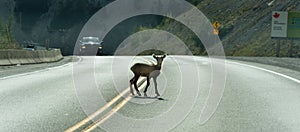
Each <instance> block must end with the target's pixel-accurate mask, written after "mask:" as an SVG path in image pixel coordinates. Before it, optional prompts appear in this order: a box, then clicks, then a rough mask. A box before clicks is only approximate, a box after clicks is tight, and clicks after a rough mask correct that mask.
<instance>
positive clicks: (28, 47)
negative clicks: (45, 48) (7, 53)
mask: <svg viewBox="0 0 300 132" xmlns="http://www.w3.org/2000/svg"><path fill="white" fill-rule="evenodd" d="M23 49H24V50H29V51H34V50H36V47H35V45H33V44H28V45H27V46H26V47H25V48H23Z"/></svg>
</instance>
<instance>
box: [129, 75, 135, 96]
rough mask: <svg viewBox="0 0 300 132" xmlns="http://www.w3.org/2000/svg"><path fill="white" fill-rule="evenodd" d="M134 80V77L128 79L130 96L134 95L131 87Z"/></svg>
mask: <svg viewBox="0 0 300 132" xmlns="http://www.w3.org/2000/svg"><path fill="white" fill-rule="evenodd" d="M134 79H135V76H134V77H133V78H131V79H130V93H131V95H134V92H133V87H132V85H133V81H134Z"/></svg>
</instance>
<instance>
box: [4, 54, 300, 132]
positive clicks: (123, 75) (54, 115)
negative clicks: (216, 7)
mask: <svg viewBox="0 0 300 132" xmlns="http://www.w3.org/2000/svg"><path fill="white" fill-rule="evenodd" d="M80 58H81V59H80V60H79V61H78V62H74V63H70V64H67V65H63V66H60V67H57V68H48V69H46V70H40V71H36V72H30V73H27V74H19V75H18V74H16V75H13V76H9V77H2V78H0V113H1V118H0V131H3V132H4V131H6V132H8V131H37V132H39V131H65V130H70V128H72V127H73V128H75V129H74V130H75V131H81V130H84V129H86V128H88V127H89V126H93V125H95V122H97V121H99V120H100V123H99V124H96V125H100V126H101V128H100V127H95V128H93V129H92V130H93V131H140V130H144V131H159V130H169V131H175V132H181V131H189V132H194V131H205V132H207V131H210V132H216V131H218V132H220V131H222V132H247V131H249V132H261V131H272V132H273V131H280V132H281V131H285V132H298V131H300V112H299V110H300V101H299V100H300V81H299V79H300V76H299V75H300V74H299V72H296V71H295V72H293V73H291V75H286V72H285V71H286V70H287V69H283V68H275V69H276V70H274V66H267V65H264V66H261V65H256V66H255V64H253V63H251V65H254V66H255V67H253V66H251V65H250V66H249V64H247V65H245V64H242V63H243V62H238V63H236V62H232V61H227V62H226V76H225V77H226V78H225V79H226V84H225V87H224V93H223V94H222V95H223V96H222V100H221V101H220V102H219V104H218V107H217V109H216V111H215V112H214V114H213V115H212V117H211V118H210V119H209V120H208V121H207V122H205V123H204V124H200V123H199V119H200V115H201V112H202V111H203V108H204V107H205V105H208V104H206V99H207V98H208V95H209V94H210V89H211V84H212V83H214V82H213V81H212V79H213V74H212V73H213V72H214V71H213V70H212V66H211V64H212V62H211V60H210V59H209V58H205V57H195V58H193V57H189V56H168V57H167V58H166V60H165V61H164V62H163V68H162V74H161V75H160V77H159V78H158V87H159V90H160V93H161V99H162V100H159V99H158V98H154V87H153V82H152V81H151V85H150V87H149V90H148V95H149V96H150V97H148V98H145V97H135V96H130V95H129V94H128V80H129V79H130V78H131V77H132V76H133V75H132V73H131V72H130V71H129V67H130V65H132V64H133V63H135V62H144V63H149V62H147V61H145V60H153V59H152V58H151V57H141V58H134V60H133V61H132V58H133V57H126V56H125V57H124V56H123V57H108V56H107V57H80ZM128 64H129V65H128ZM261 67H263V68H261ZM182 68H183V69H182ZM124 69H127V70H124ZM268 69H269V70H268ZM215 72H216V71H215ZM289 73H290V72H289ZM189 75H190V76H189ZM217 75H218V73H217ZM219 76H220V77H221V78H222V77H223V74H220V75H219ZM141 85H142V86H143V81H142V79H141ZM141 88H142V87H141ZM197 88H199V89H197ZM124 91H125V92H124ZM118 95H119V97H120V98H116V97H118ZM181 95H182V96H181ZM195 95H196V96H195ZM111 100H113V101H112V102H111V103H108V102H110V101H111ZM190 105H191V106H190ZM178 106H179V107H178ZM99 109H102V110H100V112H99V113H97V114H96V115H95V116H94V118H93V119H91V120H89V118H87V117H89V116H91V115H93V113H94V112H95V111H97V110H98V111H99ZM161 117H166V118H161ZM84 119H86V120H85V121H83V123H82V120H84ZM123 120H128V121H126V122H124V121H123ZM147 120H153V122H150V123H149V124H142V123H143V122H144V121H147ZM154 121H155V122H154ZM80 122H81V123H80ZM141 122H142V123H141ZM76 125H77V126H76Z"/></svg>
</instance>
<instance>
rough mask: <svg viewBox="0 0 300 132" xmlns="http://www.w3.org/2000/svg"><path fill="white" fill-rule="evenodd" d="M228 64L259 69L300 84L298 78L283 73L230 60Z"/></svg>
mask: <svg viewBox="0 0 300 132" xmlns="http://www.w3.org/2000/svg"><path fill="white" fill-rule="evenodd" d="M227 62H229V63H232V64H237V65H241V66H247V67H251V68H254V69H258V70H261V71H265V72H269V73H272V74H275V75H278V76H281V77H284V78H286V79H289V80H292V81H294V82H296V83H299V84H300V80H298V79H296V78H293V77H290V76H288V75H284V74H282V73H278V72H275V71H271V70H268V69H264V68H261V67H257V66H252V65H248V64H242V63H238V62H233V61H228V60H227Z"/></svg>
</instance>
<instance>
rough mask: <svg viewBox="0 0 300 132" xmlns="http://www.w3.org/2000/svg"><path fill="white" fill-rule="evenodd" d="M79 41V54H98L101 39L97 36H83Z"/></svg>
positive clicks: (100, 48)
mask: <svg viewBox="0 0 300 132" xmlns="http://www.w3.org/2000/svg"><path fill="white" fill-rule="evenodd" d="M79 42H80V49H79V52H80V55H100V54H101V52H102V44H103V41H100V40H99V38H98V37H83V38H82V40H80V41H79Z"/></svg>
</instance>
